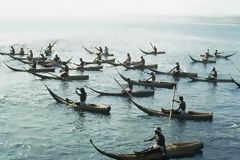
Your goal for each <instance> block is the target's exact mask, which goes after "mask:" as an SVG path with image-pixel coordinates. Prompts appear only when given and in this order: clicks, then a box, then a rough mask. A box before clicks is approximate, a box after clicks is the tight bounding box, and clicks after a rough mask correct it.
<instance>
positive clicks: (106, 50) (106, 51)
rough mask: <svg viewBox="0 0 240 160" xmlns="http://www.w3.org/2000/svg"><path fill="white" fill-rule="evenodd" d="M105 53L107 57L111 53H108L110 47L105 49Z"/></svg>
mask: <svg viewBox="0 0 240 160" xmlns="http://www.w3.org/2000/svg"><path fill="white" fill-rule="evenodd" d="M104 53H105V54H106V55H108V54H109V53H108V47H107V46H105V47H104Z"/></svg>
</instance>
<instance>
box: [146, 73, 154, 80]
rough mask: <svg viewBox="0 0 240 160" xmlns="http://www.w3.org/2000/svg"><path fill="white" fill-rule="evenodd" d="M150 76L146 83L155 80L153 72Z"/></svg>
mask: <svg viewBox="0 0 240 160" xmlns="http://www.w3.org/2000/svg"><path fill="white" fill-rule="evenodd" d="M150 75H151V77H150V78H148V79H147V81H152V82H154V81H155V79H156V76H155V73H154V72H151V73H150Z"/></svg>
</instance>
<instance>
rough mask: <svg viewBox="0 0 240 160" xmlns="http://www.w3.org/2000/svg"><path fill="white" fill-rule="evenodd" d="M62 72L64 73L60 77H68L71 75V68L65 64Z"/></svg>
mask: <svg viewBox="0 0 240 160" xmlns="http://www.w3.org/2000/svg"><path fill="white" fill-rule="evenodd" d="M61 72H63V73H62V74H61V75H60V77H67V76H68V75H69V67H68V66H67V65H66V64H65V66H64V68H63V70H61Z"/></svg>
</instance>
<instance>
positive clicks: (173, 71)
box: [168, 62, 181, 74]
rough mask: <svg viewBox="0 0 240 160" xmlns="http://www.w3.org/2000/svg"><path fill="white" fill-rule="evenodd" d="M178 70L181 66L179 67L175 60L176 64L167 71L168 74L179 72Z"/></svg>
mask: <svg viewBox="0 0 240 160" xmlns="http://www.w3.org/2000/svg"><path fill="white" fill-rule="evenodd" d="M180 71H181V68H180V65H179V63H178V62H177V63H176V66H175V67H174V68H173V69H171V70H170V71H169V72H168V74H171V73H172V74H176V73H180Z"/></svg>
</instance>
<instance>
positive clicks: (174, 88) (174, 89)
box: [169, 86, 176, 120]
mask: <svg viewBox="0 0 240 160" xmlns="http://www.w3.org/2000/svg"><path fill="white" fill-rule="evenodd" d="M175 93H176V86H173V96H172V106H171V110H170V114H169V120H171V118H172V111H173V104H174V101H173V100H174V97H175Z"/></svg>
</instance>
